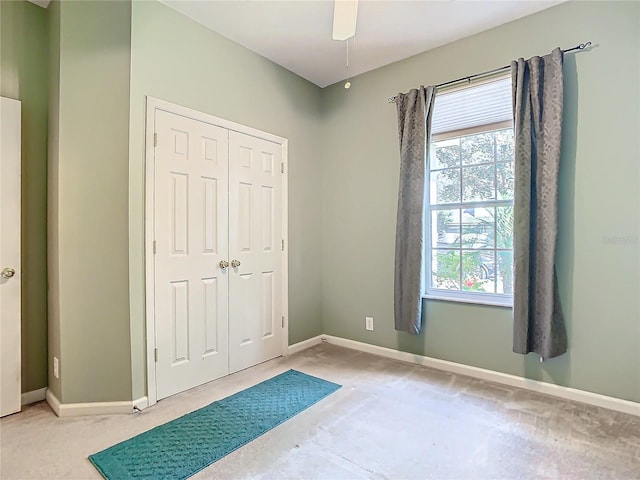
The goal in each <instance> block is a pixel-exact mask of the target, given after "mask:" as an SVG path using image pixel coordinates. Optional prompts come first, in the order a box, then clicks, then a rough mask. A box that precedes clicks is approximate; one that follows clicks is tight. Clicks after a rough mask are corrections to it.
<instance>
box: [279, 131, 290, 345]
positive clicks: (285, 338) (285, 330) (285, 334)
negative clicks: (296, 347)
mask: <svg viewBox="0 0 640 480" xmlns="http://www.w3.org/2000/svg"><path fill="white" fill-rule="evenodd" d="M281 148H282V165H283V170H284V171H283V172H282V184H281V185H282V239H283V240H284V249H283V251H282V316H283V317H284V322H283V325H282V355H287V352H288V350H289V140H287V139H286V138H283V139H282V143H281ZM276 168H277V167H276ZM276 321H277V320H276Z"/></svg>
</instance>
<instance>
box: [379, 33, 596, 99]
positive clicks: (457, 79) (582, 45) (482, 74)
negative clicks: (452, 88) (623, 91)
mask: <svg viewBox="0 0 640 480" xmlns="http://www.w3.org/2000/svg"><path fill="white" fill-rule="evenodd" d="M590 46H591V42H586V43H581V44H580V45H576V46H575V47H572V48H567V49H566V50H562V53H569V52H573V51H576V50H584V49H585V48H589V47H590ZM510 67H511V65H505V66H504V67H500V68H494V69H493V70H487V71H486V72H481V73H476V74H475V75H468V76H466V77H460V78H456V79H455V80H450V81H448V82H444V83H438V84H437V85H436V86H435V87H436V88H440V87H444V86H447V85H452V84H454V83H458V82H462V81H463V80H467V81H469V82H470V81H471V79H472V78H478V77H484V76H486V75H491V74H492V73H496V72H499V71H501V70H506V69H507V68H510ZM387 102H388V103H396V95H394V96H393V97H389V98H387Z"/></svg>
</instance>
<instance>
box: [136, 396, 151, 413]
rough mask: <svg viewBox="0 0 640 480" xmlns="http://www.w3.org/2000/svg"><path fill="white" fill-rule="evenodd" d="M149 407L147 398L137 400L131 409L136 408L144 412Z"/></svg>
mask: <svg viewBox="0 0 640 480" xmlns="http://www.w3.org/2000/svg"><path fill="white" fill-rule="evenodd" d="M148 406H149V398H148V397H140V398H138V399H137V400H134V401H133V405H132V408H137V409H138V410H144V409H145V408H147V407H148Z"/></svg>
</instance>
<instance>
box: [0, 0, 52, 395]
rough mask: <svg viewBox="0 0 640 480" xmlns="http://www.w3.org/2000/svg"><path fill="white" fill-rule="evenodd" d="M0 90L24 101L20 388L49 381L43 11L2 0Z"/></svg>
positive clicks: (26, 389) (22, 2)
mask: <svg viewBox="0 0 640 480" xmlns="http://www.w3.org/2000/svg"><path fill="white" fill-rule="evenodd" d="M0 17H1V26H0V32H1V39H0V43H1V50H0V52H1V53H0V58H1V67H0V95H1V96H3V97H9V98H14V99H16V100H20V101H21V102H22V138H23V141H22V184H21V188H22V225H21V236H22V241H21V248H22V252H21V263H22V284H21V288H22V302H21V303H22V307H21V308H22V391H23V392H29V391H32V390H37V389H39V388H43V387H46V386H47V110H48V103H47V102H48V99H47V98H48V85H47V43H48V34H47V15H46V10H44V9H42V8H40V7H38V6H36V5H34V4H32V3H29V2H27V1H26V0H19V1H3V2H0Z"/></svg>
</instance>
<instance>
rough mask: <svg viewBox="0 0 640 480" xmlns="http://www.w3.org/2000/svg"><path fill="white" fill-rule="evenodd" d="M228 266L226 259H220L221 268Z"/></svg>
mask: <svg viewBox="0 0 640 480" xmlns="http://www.w3.org/2000/svg"><path fill="white" fill-rule="evenodd" d="M228 266H229V262H227V261H226V260H220V268H221V269H223V270H224V269H225V268H227V267H228Z"/></svg>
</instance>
